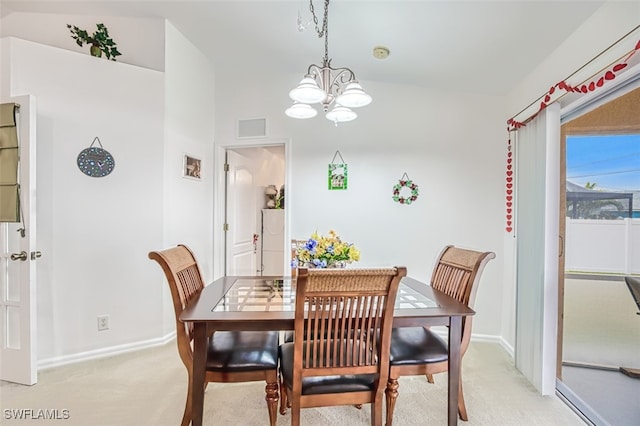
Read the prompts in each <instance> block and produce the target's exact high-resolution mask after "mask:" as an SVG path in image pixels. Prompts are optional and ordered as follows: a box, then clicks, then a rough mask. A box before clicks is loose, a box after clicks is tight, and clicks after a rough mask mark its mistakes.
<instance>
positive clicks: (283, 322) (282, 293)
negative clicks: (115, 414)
mask: <svg viewBox="0 0 640 426" xmlns="http://www.w3.org/2000/svg"><path fill="white" fill-rule="evenodd" d="M295 283H296V279H295V276H224V277H221V278H219V279H216V280H215V281H213V282H212V283H210V284H208V285H206V286H205V288H204V289H203V290H202V291H201V292H200V294H199V295H198V296H196V297H195V298H194V299H192V300H191V301H190V302H189V304H188V305H187V306H186V308H185V309H184V310H183V312H182V314H181V315H180V320H181V321H183V322H186V323H191V324H192V325H193V381H192V383H191V386H192V389H191V395H192V423H191V424H192V425H194V426H201V425H202V422H203V409H204V390H205V386H204V385H205V372H206V357H207V342H208V339H209V337H210V336H211V335H212V334H213V333H214V332H215V331H218V330H279V331H286V330H293V328H294V313H295V312H294V311H295V294H296V292H295ZM474 314H475V312H474V311H473V310H472V309H471V308H469V307H468V306H467V305H465V304H463V303H461V302H459V301H458V300H457V299H455V298H453V297H451V296H448V295H447V294H445V293H443V292H441V291H438V290H436V289H434V288H433V287H431V286H430V285H429V284H427V283H424V282H422V281H419V280H417V279H414V278H411V277H403V278H402V281H401V282H400V286H399V288H398V293H397V296H396V301H395V308H394V313H393V326H394V327H414V326H447V328H448V346H449V370H448V402H447V405H448V406H447V418H448V424H449V425H455V424H457V422H458V379H459V377H460V367H461V362H460V360H461V354H460V342H461V336H462V319H463V317H466V316H471V315H474Z"/></svg>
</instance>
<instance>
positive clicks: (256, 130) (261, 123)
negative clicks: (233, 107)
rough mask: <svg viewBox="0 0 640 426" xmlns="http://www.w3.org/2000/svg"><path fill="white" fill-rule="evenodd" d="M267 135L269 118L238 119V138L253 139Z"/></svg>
mask: <svg viewBox="0 0 640 426" xmlns="http://www.w3.org/2000/svg"><path fill="white" fill-rule="evenodd" d="M266 137H267V119H266V118H251V119H247V120H238V129H237V133H236V138H237V139H253V138H266Z"/></svg>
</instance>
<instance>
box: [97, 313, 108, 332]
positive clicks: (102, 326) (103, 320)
mask: <svg viewBox="0 0 640 426" xmlns="http://www.w3.org/2000/svg"><path fill="white" fill-rule="evenodd" d="M108 329H109V315H99V316H98V331H104V330H108Z"/></svg>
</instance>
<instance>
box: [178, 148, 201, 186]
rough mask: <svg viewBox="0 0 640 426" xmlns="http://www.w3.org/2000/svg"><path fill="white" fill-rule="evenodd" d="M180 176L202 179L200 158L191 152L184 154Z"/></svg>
mask: <svg viewBox="0 0 640 426" xmlns="http://www.w3.org/2000/svg"><path fill="white" fill-rule="evenodd" d="M182 177H184V178H187V179H194V180H201V179H202V160H201V159H200V158H198V157H195V156H193V155H191V154H184V155H183V158H182Z"/></svg>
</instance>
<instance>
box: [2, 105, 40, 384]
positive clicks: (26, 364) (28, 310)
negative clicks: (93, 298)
mask: <svg viewBox="0 0 640 426" xmlns="http://www.w3.org/2000/svg"><path fill="white" fill-rule="evenodd" d="M7 102H15V103H17V104H19V105H20V108H19V109H18V111H19V113H18V114H16V115H17V117H16V121H17V131H18V144H19V156H20V163H19V164H20V170H19V174H18V182H19V184H20V188H21V190H20V204H21V212H22V216H23V221H22V222H21V223H0V289H1V293H2V294H1V295H0V380H7V381H10V382H16V383H21V384H25V385H32V384H34V383H36V382H37V377H38V376H37V374H38V370H37V365H36V361H37V352H36V335H37V333H36V274H35V262H34V260H35V259H37V258H38V257H39V255H40V253H39V252H37V251H35V250H36V249H35V242H36V220H35V219H36V214H35V212H36V205H35V189H36V179H35V171H36V167H35V159H36V151H35V147H36V144H35V141H36V120H35V117H36V105H35V98H33V97H32V96H19V97H15V98H9V99H2V103H7Z"/></svg>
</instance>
